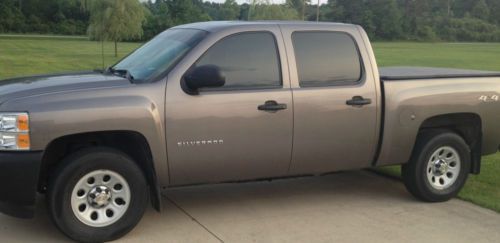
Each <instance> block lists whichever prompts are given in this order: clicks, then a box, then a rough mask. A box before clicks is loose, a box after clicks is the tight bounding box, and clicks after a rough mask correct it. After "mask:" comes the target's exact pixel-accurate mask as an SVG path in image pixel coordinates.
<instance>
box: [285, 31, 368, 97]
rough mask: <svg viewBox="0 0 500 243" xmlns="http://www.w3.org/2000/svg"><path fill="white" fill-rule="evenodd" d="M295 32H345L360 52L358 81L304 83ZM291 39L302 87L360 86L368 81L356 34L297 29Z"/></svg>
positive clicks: (298, 78) (296, 68)
mask: <svg viewBox="0 0 500 243" xmlns="http://www.w3.org/2000/svg"><path fill="white" fill-rule="evenodd" d="M295 33H340V34H345V35H347V36H348V37H349V38H350V39H351V40H352V42H353V43H354V46H355V48H356V52H357V53H358V59H359V66H360V72H361V73H360V75H359V79H358V80H356V81H339V82H337V83H333V84H332V83H324V84H320V85H304V84H303V83H302V82H301V80H300V75H299V67H298V63H297V55H296V52H295V44H294V40H293V35H294V34H295ZM290 40H291V41H292V47H293V55H294V57H295V60H294V61H295V70H296V71H297V82H298V85H299V87H300V88H320V87H335V86H360V85H363V84H364V83H365V82H366V67H365V62H364V60H363V56H362V55H361V49H360V48H359V45H358V42H357V41H356V38H354V36H353V35H352V34H351V33H349V32H346V31H338V30H331V31H330V30H296V31H293V32H292V33H291V35H290Z"/></svg>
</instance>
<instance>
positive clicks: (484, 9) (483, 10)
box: [471, 0, 490, 20]
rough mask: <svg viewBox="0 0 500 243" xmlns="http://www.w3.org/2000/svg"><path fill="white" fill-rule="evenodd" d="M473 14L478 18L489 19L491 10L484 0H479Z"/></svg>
mask: <svg viewBox="0 0 500 243" xmlns="http://www.w3.org/2000/svg"><path fill="white" fill-rule="evenodd" d="M471 14H472V16H473V17H475V18H478V19H482V20H487V19H489V17H490V10H489V9H488V5H487V4H486V2H485V1H484V0H479V1H478V2H477V3H476V5H474V8H472V13H471Z"/></svg>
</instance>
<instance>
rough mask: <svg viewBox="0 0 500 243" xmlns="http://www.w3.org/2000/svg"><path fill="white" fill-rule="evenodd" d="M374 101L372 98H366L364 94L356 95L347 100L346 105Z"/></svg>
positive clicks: (360, 104) (364, 103) (362, 104)
mask: <svg viewBox="0 0 500 243" xmlns="http://www.w3.org/2000/svg"><path fill="white" fill-rule="evenodd" d="M371 103H372V100H371V99H365V98H363V96H354V97H352V99H350V100H347V101H346V102H345V104H346V105H350V106H364V105H369V104H371Z"/></svg>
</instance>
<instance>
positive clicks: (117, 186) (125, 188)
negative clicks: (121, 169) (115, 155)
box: [71, 170, 130, 227]
mask: <svg viewBox="0 0 500 243" xmlns="http://www.w3.org/2000/svg"><path fill="white" fill-rule="evenodd" d="M129 204H130V187H129V185H128V183H127V181H126V180H125V178H123V177H122V176H121V175H120V174H118V173H116V172H114V171H110V170H96V171H92V172H90V173H88V174H86V175H85V176H83V177H82V178H80V180H79V181H78V182H77V183H76V185H75V187H74V188H73V191H72V193H71V209H72V210H73V214H74V215H75V216H76V218H77V219H78V220H80V222H82V223H84V224H86V225H88V226H91V227H105V226H108V225H111V224H113V223H115V222H116V221H118V220H119V219H120V218H121V217H123V215H124V214H125V212H127V209H128V206H129Z"/></svg>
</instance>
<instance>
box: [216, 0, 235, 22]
mask: <svg viewBox="0 0 500 243" xmlns="http://www.w3.org/2000/svg"><path fill="white" fill-rule="evenodd" d="M219 12H220V13H219V19H220V20H235V19H238V17H239V15H240V7H239V6H238V3H236V1H235V0H226V1H225V2H224V4H223V5H222V6H221V8H220V10H219Z"/></svg>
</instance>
